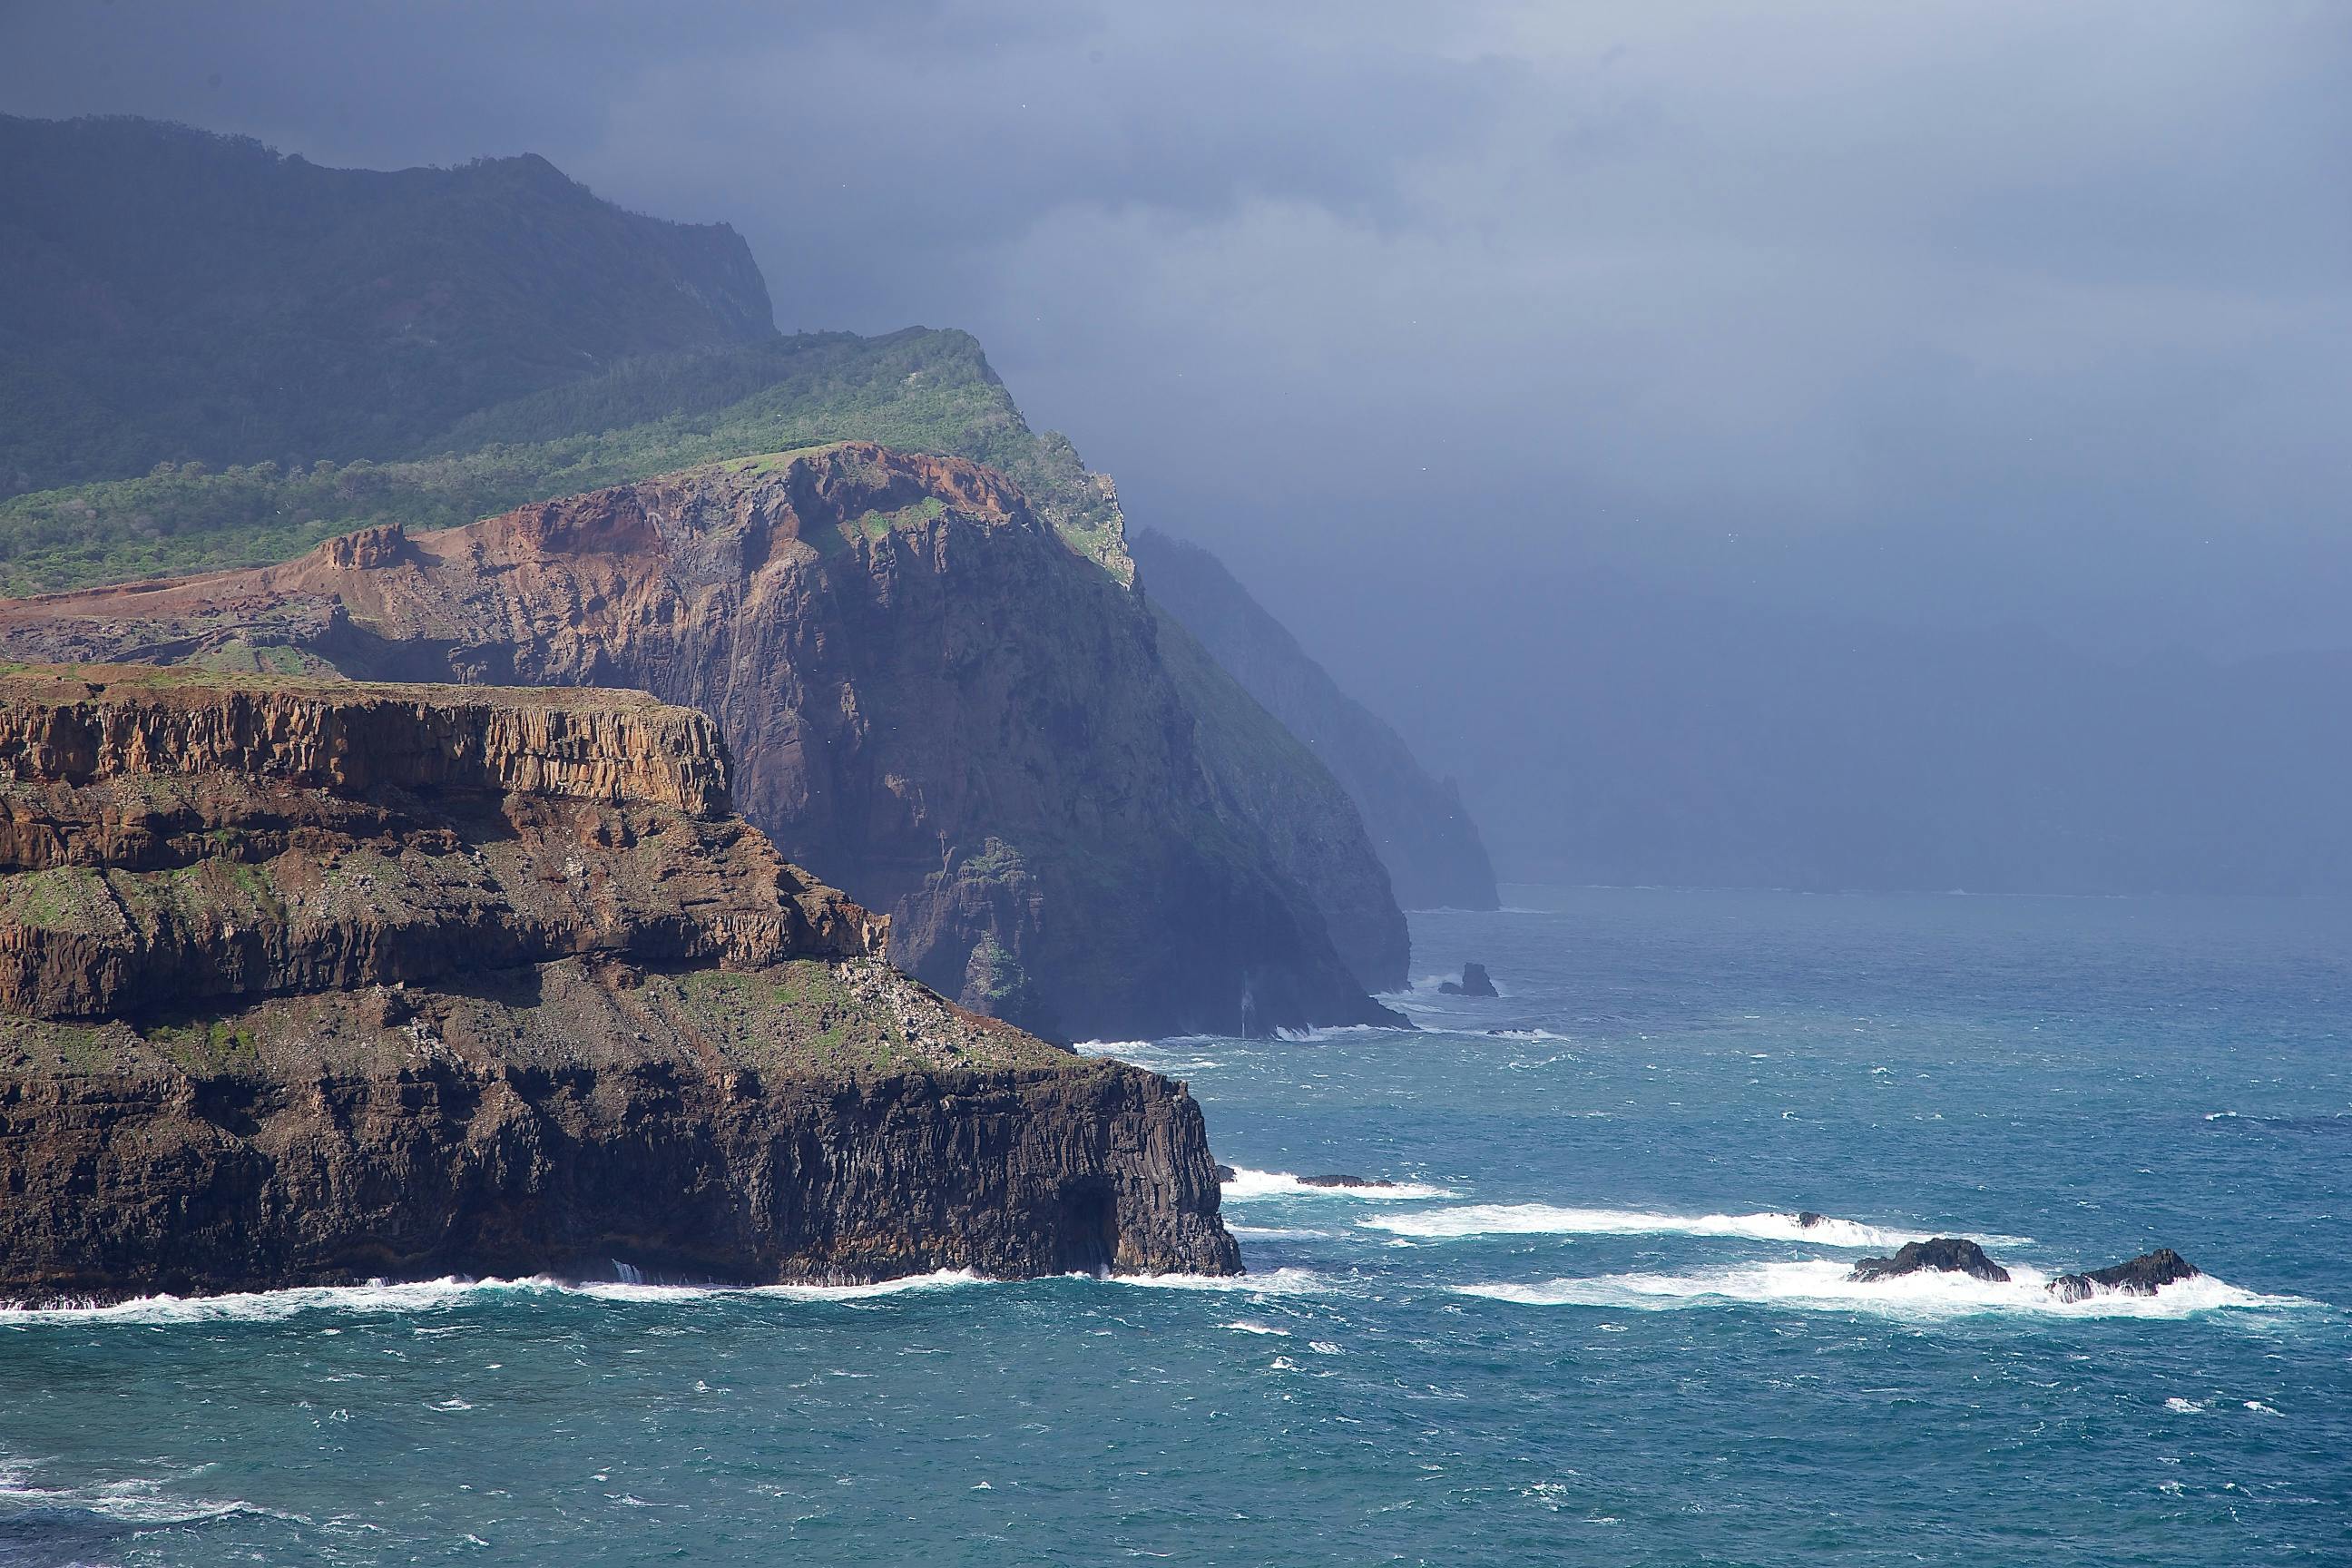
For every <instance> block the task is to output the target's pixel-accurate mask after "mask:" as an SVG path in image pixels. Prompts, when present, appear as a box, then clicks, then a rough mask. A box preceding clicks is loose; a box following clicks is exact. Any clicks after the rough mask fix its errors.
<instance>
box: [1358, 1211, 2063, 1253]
mask: <svg viewBox="0 0 2352 1568" xmlns="http://www.w3.org/2000/svg"><path fill="white" fill-rule="evenodd" d="M1356 1223H1357V1224H1359V1225H1364V1226H1373V1227H1375V1228H1377V1229H1380V1230H1386V1231H1392V1232H1394V1233H1395V1234H1396V1235H1398V1236H1405V1237H1415V1238H1417V1239H1422V1240H1431V1241H1435V1240H1447V1239H1451V1238H1453V1237H1468V1236H1715V1237H1739V1238H1742V1239H1745V1240H1748V1241H1802V1242H1810V1243H1811V1244H1813V1245H1815V1246H1819V1247H1900V1246H1902V1245H1903V1244H1904V1243H1905V1242H1906V1241H1920V1240H1924V1239H1926V1238H1927V1237H1928V1236H1929V1235H1954V1234H1958V1233H1956V1232H1950V1231H1942V1232H1929V1231H1923V1230H1895V1229H1890V1228H1888V1227H1886V1226H1875V1225H1864V1224H1862V1223H1861V1222H1860V1221H1857V1220H1850V1219H1835V1218H1830V1217H1826V1216H1825V1217H1823V1218H1821V1219H1819V1220H1817V1221H1816V1222H1815V1223H1813V1224H1811V1225H1806V1224H1803V1223H1802V1222H1801V1220H1800V1219H1799V1218H1798V1216H1797V1215H1793V1214H1779V1213H1766V1214H1705V1215H1677V1214H1653V1213H1649V1212H1647V1211H1645V1210H1641V1209H1585V1208H1561V1207H1557V1206H1555V1205H1550V1204H1468V1205H1464V1206H1463V1207H1460V1208H1450V1209H1431V1210H1426V1211H1423V1212H1422V1213H1419V1214H1396V1215H1372V1216H1370V1217H1369V1218H1366V1219H1361V1220H1359V1221H1357V1222H1356ZM1970 1239H1971V1240H1974V1241H1977V1242H1979V1243H1980V1244H1982V1245H1984V1246H1986V1247H2026V1246H2030V1245H2032V1238H2031V1237H2018V1236H1979V1237H1970Z"/></svg>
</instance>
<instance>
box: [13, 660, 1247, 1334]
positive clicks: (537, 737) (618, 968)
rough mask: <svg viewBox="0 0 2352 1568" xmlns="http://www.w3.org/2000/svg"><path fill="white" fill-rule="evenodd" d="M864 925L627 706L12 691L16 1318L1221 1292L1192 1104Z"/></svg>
mask: <svg viewBox="0 0 2352 1568" xmlns="http://www.w3.org/2000/svg"><path fill="white" fill-rule="evenodd" d="M886 933H887V922H885V921H881V920H879V919H877V918H876V917H873V916H870V915H868V914H867V913H866V911H865V910H862V909H860V908H859V907H858V906H857V905H856V904H855V903H853V902H851V901H850V900H848V899H847V898H846V897H845V896H844V895H843V894H841V893H839V892H838V891H836V890H835V889H831V888H827V887H825V886H824V885H822V884H821V883H818V882H816V881H815V880H814V879H811V878H809V877H808V876H807V875H806V874H805V873H803V872H802V871H800V870H799V869H798V868H795V867H793V865H791V864H790V863H789V862H787V861H785V860H784V859H783V858H782V856H780V855H779V854H778V853H777V852H776V850H775V849H774V847H772V845H771V844H770V843H769V842H768V841H767V839H766V838H765V837H763V836H762V835H761V834H760V833H759V832H758V831H757V830H756V829H753V828H751V826H748V825H747V824H745V823H743V822H742V821H741V820H740V818H738V817H736V816H733V815H732V803H731V799H730V794H729V789H728V758H727V753H726V752H725V749H724V747H723V746H722V745H721V743H720V742H719V735H718V731H717V730H716V727H715V726H714V725H713V724H712V723H711V722H710V721H709V719H708V718H707V717H705V716H703V715H701V714H699V713H696V712H692V711H689V710H682V709H678V708H673V707H667V706H665V705H663V704H660V703H658V702H656V701H654V700H651V699H648V698H646V697H643V696H640V695H637V694H634V693H612V692H561V691H517V690H505V689H482V688H473V689H454V688H446V687H441V688H436V687H369V686H361V685H354V684H351V683H343V682H331V681H312V680H302V679H286V678H226V677H215V676H205V675H199V674H195V673H194V672H183V671H177V670H163V671H157V670H152V669H131V668H76V669H71V670H58V669H49V668H32V669H26V668H16V669H13V670H10V671H8V672H6V673H5V674H0V1192H5V1194H7V1196H6V1202H5V1204H0V1299H6V1300H110V1299H115V1298H120V1297H123V1296H129V1295H138V1294H143V1293H149V1292H153V1291H159V1290H161V1291H171V1292H175V1293H180V1292H189V1291H216V1290H226V1289H257V1288H266V1287H273V1286H282V1285H295V1284H322V1283H342V1282H350V1281H355V1280H363V1279H374V1278H385V1279H403V1278H432V1277H437V1276H441V1275H446V1274H471V1275H492V1274H497V1275H513V1274H531V1273H540V1272H550V1273H556V1274H561V1275H580V1276H586V1277H605V1278H610V1277H612V1276H614V1274H616V1273H620V1272H624V1271H625V1269H635V1270H638V1271H641V1272H644V1273H646V1274H649V1275H671V1276H676V1277H680V1278H690V1279H714V1280H726V1281H740V1282H772V1281H790V1280H813V1281H854V1280H865V1279H881V1278H887V1277H891V1276H895V1275H900V1274H906V1273H910V1272H920V1271H925V1270H929V1269H934V1268H973V1269H978V1270H981V1271H982V1272H986V1273H991V1274H1003V1275H1031V1274H1038V1273H1047V1272H1056V1271H1062V1270H1068V1269H1113V1270H1130V1271H1159V1270H1169V1269H1178V1270H1187V1271H1207V1272H1221V1271H1231V1270H1234V1269H1235V1268H1238V1256H1237V1254H1236V1252H1235V1249H1234V1244H1233V1241H1232V1238H1231V1237H1229V1236H1227V1235H1226V1234H1225V1232H1224V1230H1223V1227H1222V1226H1221V1225H1220V1224H1219V1222H1218V1220H1217V1217H1216V1209H1217V1184H1216V1177H1215V1166H1214V1163H1213V1161H1212V1160H1211V1158H1210V1156H1209V1152H1208V1147H1207V1142H1206V1138H1205V1134H1204V1131H1203V1127H1202V1119H1201V1114H1200V1110H1199V1109H1198V1107H1197V1106H1196V1105H1195V1104H1194V1103H1193V1101H1192V1100H1191V1098H1190V1097H1189V1096H1188V1095H1187V1094H1186V1093H1185V1092H1184V1090H1183V1089H1182V1087H1181V1085H1178V1084H1174V1083H1171V1082H1170V1081H1169V1080H1167V1079H1161V1078H1159V1077H1156V1076H1154V1075H1151V1074H1148V1073H1144V1072H1142V1071H1140V1070H1139V1069H1136V1068H1129V1067H1126V1066H1124V1065H1122V1064H1118V1063H1114V1062H1108V1061H1100V1060H1093V1059H1089V1058H1080V1057H1077V1056H1075V1055H1073V1054H1071V1053H1069V1052H1067V1051H1065V1050H1062V1049H1060V1048H1058V1047H1053V1046H1049V1045H1047V1044H1045V1042H1043V1041H1040V1040H1038V1039H1036V1038H1034V1037H1031V1036H1028V1035H1025V1034H1024V1033H1022V1032H1021V1031H1019V1030H1017V1029H1014V1028H1013V1027H1011V1026H1006V1025H1004V1024H1002V1023H1000V1022H997V1021H995V1020H992V1019H987V1018H982V1017H979V1016H975V1015H972V1014H971V1013H969V1012H967V1011H965V1010H963V1009H961V1008H959V1007H956V1006H955V1005H952V1004H950V1003H948V1002H945V1001H944V1000H942V999H941V998H940V997H939V996H937V995H936V994H933V993H931V992H930V991H929V990H928V989H927V988H925V987H924V986H922V985H920V984H918V983H916V982H914V981H912V980H910V979H908V978H907V977H906V976H904V975H902V974H899V973H897V972H896V971H895V970H893V969H891V968H889V967H888V966H887V964H886V963H883V962H882V957H883V948H884V942H885V940H886Z"/></svg>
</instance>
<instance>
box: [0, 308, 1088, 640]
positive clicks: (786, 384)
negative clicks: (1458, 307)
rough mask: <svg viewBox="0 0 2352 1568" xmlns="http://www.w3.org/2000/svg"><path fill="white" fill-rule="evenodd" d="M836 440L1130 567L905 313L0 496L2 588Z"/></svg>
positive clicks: (1020, 428)
mask: <svg viewBox="0 0 2352 1568" xmlns="http://www.w3.org/2000/svg"><path fill="white" fill-rule="evenodd" d="M845 440H866V441H874V442H877V443H879V444H880V445H883V446H886V447H898V448H899V449H901V450H906V451H913V452H929V453H935V454H940V455H946V456H953V457H961V458H970V459H971V460H973V461H976V462H980V463H982V464H985V465H987V466H988V467H990V468H995V469H997V470H998V471H1000V472H1002V473H1003V474H1005V475H1006V476H1007V477H1009V478H1011V479H1013V482H1014V483H1016V484H1018V485H1020V486H1021V487H1022V489H1023V490H1024V492H1026V493H1027V495H1028V496H1029V498H1030V500H1031V502H1032V504H1034V506H1036V507H1037V509H1038V510H1039V512H1040V513H1041V515H1043V516H1045V519H1046V520H1047V521H1050V522H1051V523H1052V524H1053V525H1054V526H1055V529H1056V530H1057V531H1059V532H1060V533H1061V535H1062V536H1063V538H1064V539H1065V540H1066V541H1068V542H1069V543H1070V544H1071V546H1072V548H1073V549H1076V550H1077V551H1078V552H1080V553H1082V554H1084V555H1086V556H1087V558H1089V559H1091V560H1094V561H1096V562H1097V563H1099V564H1101V565H1102V566H1103V567H1104V568H1105V569H1106V570H1107V571H1109V572H1110V573H1112V574H1113V575H1115V576H1117V577H1118V578H1119V579H1120V580H1121V581H1122V582H1130V581H1132V580H1133V564H1132V563H1130V562H1129V560H1128V558H1127V554H1126V547H1125V543H1124V540H1123V533H1122V526H1121V523H1120V521H1119V518H1118V505H1117V502H1116V501H1115V500H1113V499H1112V498H1111V496H1110V494H1109V492H1108V489H1107V487H1105V486H1103V485H1101V484H1099V483H1098V482H1097V480H1096V479H1094V477H1093V476H1091V475H1088V474H1087V471H1086V469H1085V467H1084V465H1082V464H1081V463H1080V462H1079V461H1078V458H1077V454H1076V451H1075V450H1074V449H1073V448H1072V447H1071V446H1070V444H1069V442H1068V441H1067V440H1066V439H1065V438H1063V437H1060V436H1058V435H1054V434H1051V433H1048V434H1045V435H1043V436H1041V435H1038V434H1037V433H1036V432H1034V431H1033V430H1031V429H1030V428H1029V426H1028V425H1027V424H1026V423H1025V422H1024V420H1023V419H1022V417H1021V413H1020V410H1019V409H1017V408H1016V407H1014V406H1013V399H1012V397H1011V396H1010V395H1008V394H1007V393H1006V391H1005V389H1004V386H1003V383H1002V382H1000V381H998V380H997V379H996V375H995V373H994V372H993V371H992V370H990V369H989V367H988V363H987V361H986V360H985V359H984V358H983V357H982V354H981V352H980V345H979V344H978V343H977V342H974V341H973V340H972V339H971V337H970V336H969V335H967V334H965V333H962V332H955V331H927V330H925V329H921V328H912V329H909V330H908V331H902V332H897V333H893V334H891V335H889V336H887V337H881V338H859V337H855V336H852V335H850V334H847V333H839V332H835V333H820V334H813V335H809V336H803V337H797V338H788V339H782V340H780V341H777V342H768V343H760V344H752V345H746V346H742V347H738V348H731V349H720V350H712V351H707V352H700V353H680V354H669V355H662V356H656V357H653V358H648V359H642V360H636V361H631V362H627V363H622V364H619V365H617V366H615V367H614V369H612V370H611V371H608V372H606V373H605V374H602V375H598V376H595V377H593V378H591V379H589V380H586V381H582V382H574V383H571V384H566V385H562V386H559V387H554V388H551V389H550V390H548V391H546V392H542V393H539V394H536V395H531V396H528V397H523V398H519V399H516V400H515V401H513V402H511V403H508V404H505V405H500V406H499V407H497V408H493V409H489V410H488V411H486V412H484V413H481V414H478V415H475V416H471V417H469V418H467V419H465V420H462V421H460V422H459V423H458V424H457V425H456V426H452V427H451V428H450V429H449V430H448V431H446V432H445V433H444V434H443V435H442V436H440V437H436V438H435V439H434V440H432V441H430V442H427V443H425V444H423V445H422V446H420V447H418V449H417V450H416V452H415V454H414V455H412V456H410V457H408V458H404V459H402V460H398V461H391V462H353V463H344V464H340V465H338V464H333V463H326V462H318V463H310V464H307V465H306V464H305V463H304V462H303V461H302V460H301V459H300V458H299V455H294V454H289V455H288V456H287V457H284V458H276V459H269V460H263V461H257V462H254V463H250V464H245V465H239V466H235V467H230V468H220V469H213V468H206V467H205V465H203V464H201V463H184V464H176V465H175V464H170V463H165V464H161V465H158V466H157V467H156V468H155V469H154V470H153V471H152V473H149V474H147V475H145V476H142V477H141V478H137V479H115V480H109V481H104V482H100V483H95V484H87V485H80V486H77V487H74V488H72V489H53V490H44V491H40V492H37V493H36V494H31V495H24V496H18V497H16V498H14V499H13V500H7V501H5V502H0V592H5V593H6V594H7V595H27V594H37V593H50V592H57V591H60V590H64V589H68V588H77V587H84V586H88V585H90V584H100V583H112V582H124V581H131V580H135V579H139V578H144V577H156V576H171V575H178V574H186V573H192V572H202V571H213V570H222V569H227V568H233V567H245V566H256V565H263V564H267V563H271V562H276V561H283V560H287V559H289V558H290V557H292V556H295V555H299V554H300V553H301V552H303V551H305V550H308V549H310V548H311V547H312V546H313V545H316V544H318V543H319V542H320V541H322V540H326V539H331V538H333V537H335V536H336V535H338V534H342V533H348V532H350V531H352V530H354V529H358V528H363V527H368V526H372V525H374V524H379V523H391V522H397V523H400V524H403V525H404V526H405V527H406V528H408V529H409V530H410V531H412V532H425V531H431V530H435V529H441V528H452V527H457V526H459V525H461V524H464V523H467V522H471V521H476V520H477V519H479V518H483V517H489V516H494V515H496V514H497V513H499V512H501V511H506V510H510V509H512V508H514V507H518V506H522V505H525V504H527V503H530V502H532V501H540V500H552V499H555V498H557V497H561V496H567V495H577V494H580V493H582V492H583V491H587V490H593V489H602V488H604V487H605V486H608V485H615V484H623V483H626V482H628V481H631V480H635V479H648V478H651V477H653V476H654V475H656V474H663V473H670V472H674V471H677V470H679V469H682V468H695V467H698V466H701V465H705V464H709V463H714V462H720V461H725V460H729V459H739V458H754V459H755V460H759V461H767V460H771V459H772V458H773V457H774V455H777V454H787V455H788V454H790V453H791V452H793V450H795V449H805V448H808V447H818V446H824V445H826V444H828V443H831V442H835V441H845Z"/></svg>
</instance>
